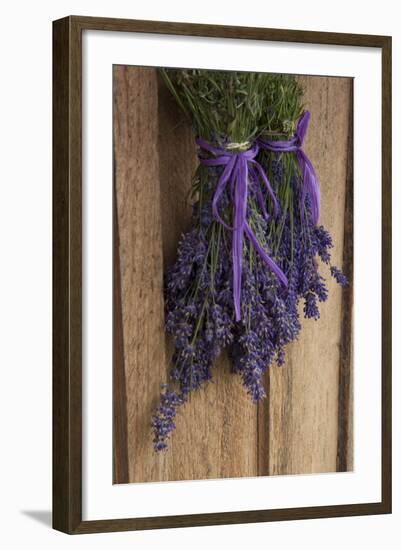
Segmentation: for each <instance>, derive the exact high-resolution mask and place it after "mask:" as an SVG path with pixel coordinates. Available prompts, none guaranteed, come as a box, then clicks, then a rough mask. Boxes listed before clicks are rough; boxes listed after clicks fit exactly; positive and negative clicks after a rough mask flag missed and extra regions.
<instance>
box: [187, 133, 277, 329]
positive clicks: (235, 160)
mask: <svg viewBox="0 0 401 550" xmlns="http://www.w3.org/2000/svg"><path fill="white" fill-rule="evenodd" d="M196 143H197V145H198V146H199V147H200V148H201V149H203V150H204V151H207V152H208V153H210V154H211V155H213V157H210V158H202V157H201V158H200V162H201V164H204V165H205V166H224V170H223V172H222V174H221V176H220V178H219V181H218V183H217V187H216V191H215V193H214V196H213V201H212V211H213V216H214V218H215V219H216V220H217V221H219V222H220V223H221V224H222V225H223V226H224V227H226V228H227V229H229V230H231V231H233V239H232V260H233V297H234V309H235V319H236V321H239V320H240V319H241V280H242V256H243V243H244V234H245V235H246V236H247V237H248V239H249V240H250V242H251V243H252V245H253V247H254V248H255V250H256V251H257V252H258V254H259V255H260V257H261V258H262V260H263V261H264V263H265V264H266V265H267V266H268V267H269V269H270V270H271V271H273V273H275V275H276V276H277V277H278V278H279V280H280V281H281V282H282V284H283V285H285V286H287V285H288V280H287V277H286V276H285V275H284V273H283V272H282V271H281V269H280V268H279V267H278V265H277V264H276V263H275V262H274V261H273V260H272V259H271V258H270V256H269V255H268V254H267V253H266V251H265V250H264V249H263V247H262V246H261V244H260V243H259V241H258V240H257V238H256V236H255V234H254V232H253V231H252V229H251V227H250V226H249V224H248V221H247V219H246V211H247V197H248V183H249V174H250V175H251V178H252V181H253V183H254V184H255V185H256V195H257V198H258V202H259V205H260V207H261V210H262V214H263V216H264V218H265V219H266V221H267V220H268V219H269V215H268V213H267V211H266V205H265V200H264V197H263V193H262V189H261V185H260V184H261V181H262V182H263V183H264V185H265V187H266V189H267V192H268V193H269V195H270V197H271V199H272V202H273V209H274V212H275V213H277V211H278V202H277V198H276V196H275V194H274V192H273V189H272V187H271V185H270V182H269V180H268V179H267V176H266V174H265V172H264V170H263V168H262V167H261V165H260V164H259V163H258V162H257V161H256V160H255V157H256V155H257V154H258V152H259V145H258V144H257V143H253V144H252V145H251V147H250V148H249V149H247V150H246V151H238V152H236V151H230V150H227V148H222V147H215V146H213V145H211V144H210V143H208V142H207V141H205V140H203V139H201V138H198V139H197V140H196ZM228 185H229V190H230V197H231V200H232V202H233V207H234V223H233V227H230V226H229V225H227V224H226V222H225V221H224V220H223V219H222V217H221V216H220V213H219V209H218V205H219V201H220V198H221V196H222V194H223V192H224V190H225V189H226V187H227V186H228Z"/></svg>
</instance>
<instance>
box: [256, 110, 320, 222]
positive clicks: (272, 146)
mask: <svg viewBox="0 0 401 550" xmlns="http://www.w3.org/2000/svg"><path fill="white" fill-rule="evenodd" d="M309 120H310V112H309V111H305V112H304V113H303V115H302V116H301V117H300V119H299V121H298V125H297V129H296V131H295V134H294V137H293V138H291V139H289V140H288V141H266V140H263V139H259V140H258V143H259V145H260V146H261V147H262V148H263V149H267V150H268V151H274V152H276V153H282V152H288V151H294V152H295V154H296V156H297V160H298V164H299V167H300V168H301V171H302V176H303V183H304V185H303V189H302V195H301V204H302V210H301V212H302V216H303V211H304V208H303V207H304V204H305V198H306V194H308V195H309V197H310V206H311V214H312V221H313V223H314V224H315V225H316V224H317V222H318V219H319V215H320V189H319V180H318V179H317V175H316V172H315V169H314V168H313V165H312V163H311V161H310V160H309V158H308V157H307V156H306V154H305V152H304V151H303V149H302V145H303V143H304V140H305V136H306V132H307V130H308V126H309Z"/></svg>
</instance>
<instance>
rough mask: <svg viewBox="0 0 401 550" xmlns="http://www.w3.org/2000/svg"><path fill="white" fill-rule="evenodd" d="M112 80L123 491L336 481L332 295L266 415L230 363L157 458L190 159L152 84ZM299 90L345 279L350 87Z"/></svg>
mask: <svg viewBox="0 0 401 550" xmlns="http://www.w3.org/2000/svg"><path fill="white" fill-rule="evenodd" d="M113 79H114V158H115V178H114V186H115V196H116V201H115V202H116V205H115V206H116V208H115V212H116V215H115V225H114V228H115V229H114V258H115V260H114V391H113V394H114V418H115V420H114V481H115V482H116V483H126V482H143V481H162V480H179V479H182V480H183V479H208V478H219V477H239V476H246V477H248V476H257V475H269V474H284V473H287V474H289V473H309V472H312V471H313V472H327V471H335V470H336V468H337V462H336V460H337V451H338V441H337V440H338V434H339V429H338V426H339V418H340V414H339V412H340V411H339V405H338V404H339V402H340V400H339V391H340V378H341V377H340V369H339V365H340V351H339V350H340V340H341V339H342V332H341V315H342V295H341V290H340V289H339V287H337V285H335V284H332V283H330V287H329V292H330V298H329V301H328V302H327V304H325V305H324V306H323V307H322V317H321V319H320V321H319V322H318V323H315V322H314V321H306V322H305V326H304V330H303V331H302V332H303V334H302V337H301V338H300V340H299V341H298V342H297V343H295V344H294V345H292V346H291V349H290V351H289V353H288V359H287V363H286V366H285V367H283V368H281V369H278V368H276V367H274V368H273V369H271V372H270V375H269V376H268V377H267V380H266V385H267V389H268V393H269V397H268V399H267V400H266V401H265V402H264V404H263V405H261V406H259V407H256V406H255V405H253V404H252V403H251V402H250V400H249V398H248V396H247V395H246V393H245V390H244V389H243V387H242V385H241V383H240V381H239V379H238V377H236V376H233V375H231V374H230V373H229V368H230V365H229V361H228V359H227V358H226V357H225V356H223V357H221V358H220V359H219V361H218V363H217V365H216V367H215V379H214V382H213V383H211V384H209V385H208V386H207V387H206V388H205V389H204V390H201V391H199V392H197V393H196V394H195V395H193V396H192V397H191V399H190V402H189V403H188V404H186V405H185V407H184V408H183V409H182V410H181V412H180V415H179V418H178V420H177V429H176V431H175V432H174V435H173V438H172V440H171V444H170V449H169V451H168V452H167V453H162V454H159V455H156V454H155V453H154V452H153V448H152V434H151V431H150V417H151V411H152V409H153V408H154V407H155V406H156V405H157V401H158V397H159V393H160V384H161V383H163V382H165V381H166V380H167V376H168V370H169V357H170V356H171V343H170V342H169V341H168V339H167V338H166V336H165V333H164V328H163V325H164V313H163V292H162V283H163V269H164V268H165V267H166V266H167V265H169V264H170V263H171V262H172V261H174V257H175V252H176V246H177V242H178V240H179V237H180V235H181V233H182V232H184V231H185V230H186V228H187V227H188V222H189V218H190V205H189V201H188V191H189V188H190V186H191V178H192V175H193V171H194V168H195V166H196V156H195V146H194V141H193V135H192V132H191V129H190V128H188V127H187V126H186V125H185V124H183V123H182V116H181V113H180V112H179V110H178V108H177V107H176V105H175V103H174V101H173V100H172V98H171V97H170V95H169V92H168V91H167V90H166V88H165V86H164V84H163V83H162V82H161V81H160V79H159V77H158V75H157V71H156V70H154V69H148V68H138V67H123V66H118V67H114V71H113ZM302 83H303V85H304V86H305V92H306V95H305V103H306V107H307V108H309V109H310V110H311V111H312V113H313V116H312V122H311V127H310V131H309V135H308V139H307V142H306V151H307V153H308V154H310V157H311V159H312V161H313V162H314V164H315V167H316V169H317V172H318V174H319V176H320V181H321V187H322V204H323V211H322V223H324V224H325V225H326V227H327V228H328V229H329V230H330V232H331V233H332V235H333V237H334V239H335V242H336V248H335V250H334V254H333V257H334V261H335V263H336V264H337V265H340V266H341V264H342V254H343V242H344V236H345V235H344V212H345V188H346V178H347V161H348V156H347V151H348V149H347V147H348V139H349V136H348V132H349V111H350V97H351V96H350V93H351V86H352V81H351V80H350V79H341V78H321V77H308V78H304V79H303V81H302ZM116 263H118V266H116ZM342 378H344V373H343V376H342ZM342 382H344V380H342ZM347 404H348V406H349V400H348V401H347ZM348 417H349V415H347V418H346V422H348V421H349V418H348ZM350 432H351V431H350V430H348V429H347V430H346V433H347V437H349V434H350ZM348 454H350V453H348Z"/></svg>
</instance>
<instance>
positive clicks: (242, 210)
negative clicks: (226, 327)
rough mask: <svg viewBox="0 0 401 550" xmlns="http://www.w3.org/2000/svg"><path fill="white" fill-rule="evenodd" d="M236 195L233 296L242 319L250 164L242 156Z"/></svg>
mask: <svg viewBox="0 0 401 550" xmlns="http://www.w3.org/2000/svg"><path fill="white" fill-rule="evenodd" d="M234 175H235V179H236V182H235V196H234V228H233V242H232V259H233V297H234V310H235V320H236V321H240V320H241V286H242V256H243V249H244V224H245V223H246V222H245V219H246V207H247V194H248V165H247V162H246V161H244V159H242V158H238V159H237V164H236V169H235V170H234Z"/></svg>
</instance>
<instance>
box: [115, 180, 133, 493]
mask: <svg viewBox="0 0 401 550" xmlns="http://www.w3.org/2000/svg"><path fill="white" fill-rule="evenodd" d="M123 331H124V326H123V313H122V299H121V273H120V237H119V228H118V215H117V194H116V190H115V182H114V183H113V483H128V481H129V475H128V447H127V434H128V432H127V394H126V381H125V369H124V337H123Z"/></svg>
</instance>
